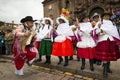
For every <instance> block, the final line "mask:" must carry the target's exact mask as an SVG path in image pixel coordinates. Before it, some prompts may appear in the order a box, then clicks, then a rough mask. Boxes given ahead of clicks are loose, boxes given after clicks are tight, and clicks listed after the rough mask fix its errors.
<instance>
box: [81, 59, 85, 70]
mask: <svg viewBox="0 0 120 80" xmlns="http://www.w3.org/2000/svg"><path fill="white" fill-rule="evenodd" d="M84 69H85V58H82V66H81V70H84Z"/></svg>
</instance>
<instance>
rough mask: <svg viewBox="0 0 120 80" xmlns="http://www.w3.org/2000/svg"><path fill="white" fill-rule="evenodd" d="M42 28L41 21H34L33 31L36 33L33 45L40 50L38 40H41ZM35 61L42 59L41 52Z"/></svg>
mask: <svg viewBox="0 0 120 80" xmlns="http://www.w3.org/2000/svg"><path fill="white" fill-rule="evenodd" d="M42 28H43V24H42V23H41V21H35V28H34V30H35V32H36V34H37V36H36V42H35V47H36V48H37V50H38V51H39V50H40V42H41V40H42V39H41V36H40V35H42V34H41V32H42ZM37 61H42V56H41V54H39V59H38V60H37Z"/></svg>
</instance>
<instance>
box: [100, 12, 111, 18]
mask: <svg viewBox="0 0 120 80" xmlns="http://www.w3.org/2000/svg"><path fill="white" fill-rule="evenodd" d="M105 15H108V16H110V17H111V15H112V14H111V13H103V14H102V15H101V17H102V18H103V17H104V16H105Z"/></svg>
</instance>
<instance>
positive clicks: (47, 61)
mask: <svg viewBox="0 0 120 80" xmlns="http://www.w3.org/2000/svg"><path fill="white" fill-rule="evenodd" d="M45 57H46V61H45V62H44V64H46V63H48V56H47V55H46V56H45Z"/></svg>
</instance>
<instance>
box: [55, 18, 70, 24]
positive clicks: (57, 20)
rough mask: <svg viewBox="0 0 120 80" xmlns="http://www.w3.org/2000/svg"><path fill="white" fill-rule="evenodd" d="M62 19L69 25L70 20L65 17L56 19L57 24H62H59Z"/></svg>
mask: <svg viewBox="0 0 120 80" xmlns="http://www.w3.org/2000/svg"><path fill="white" fill-rule="evenodd" d="M60 19H62V20H64V21H65V23H68V24H69V22H68V20H67V19H66V18H65V17H58V18H57V19H56V22H57V23H58V24H60V22H59V20H60Z"/></svg>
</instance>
